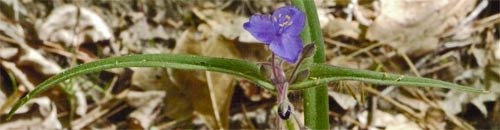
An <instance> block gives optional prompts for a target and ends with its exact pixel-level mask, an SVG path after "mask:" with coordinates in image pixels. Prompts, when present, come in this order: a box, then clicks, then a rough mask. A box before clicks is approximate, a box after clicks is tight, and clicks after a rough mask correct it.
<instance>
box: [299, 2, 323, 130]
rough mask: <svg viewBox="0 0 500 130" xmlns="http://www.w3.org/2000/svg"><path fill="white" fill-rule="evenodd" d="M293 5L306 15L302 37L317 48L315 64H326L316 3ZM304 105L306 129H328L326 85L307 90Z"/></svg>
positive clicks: (314, 58)
mask: <svg viewBox="0 0 500 130" xmlns="http://www.w3.org/2000/svg"><path fill="white" fill-rule="evenodd" d="M292 4H293V5H295V6H297V7H298V8H299V9H301V10H302V11H304V12H305V13H306V17H307V21H306V25H307V26H305V28H304V31H303V32H302V34H301V36H302V40H303V41H304V42H305V43H310V42H311V41H312V42H313V43H314V44H315V46H316V52H315V54H314V57H313V62H315V63H324V62H325V52H324V45H323V35H322V34H321V28H320V27H319V19H318V13H317V11H316V6H315V5H314V1H313V0H292ZM304 104H305V106H304V111H305V113H304V115H305V118H304V119H305V124H306V127H307V128H310V129H328V128H329V121H328V120H329V119H328V89H327V87H326V85H320V86H318V87H315V88H310V89H306V90H305V92H304Z"/></svg>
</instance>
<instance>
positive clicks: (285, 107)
mask: <svg viewBox="0 0 500 130" xmlns="http://www.w3.org/2000/svg"><path fill="white" fill-rule="evenodd" d="M290 114H292V108H290V104H288V103H286V102H283V103H280V104H279V106H278V115H279V116H280V118H281V119H283V120H287V119H288V118H290Z"/></svg>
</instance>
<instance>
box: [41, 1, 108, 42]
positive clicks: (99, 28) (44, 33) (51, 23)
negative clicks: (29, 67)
mask: <svg viewBox="0 0 500 130" xmlns="http://www.w3.org/2000/svg"><path fill="white" fill-rule="evenodd" d="M36 28H37V31H38V35H39V36H38V37H39V38H40V39H42V40H44V41H51V42H62V43H64V44H65V45H66V46H70V45H72V46H78V45H80V44H81V43H83V42H84V41H86V40H91V41H92V42H96V41H100V40H109V39H111V38H113V33H112V31H111V29H110V28H109V27H108V25H107V24H106V22H104V20H103V19H102V18H101V17H100V16H99V15H97V14H96V13H95V12H93V11H92V10H90V9H87V8H84V7H77V6H75V5H64V6H60V7H58V8H56V9H54V10H53V11H52V12H51V14H50V15H49V17H48V18H47V19H46V20H45V21H44V22H43V23H42V24H41V25H40V24H39V25H37V27H36ZM85 38H90V39H85Z"/></svg>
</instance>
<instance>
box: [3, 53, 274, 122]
mask: <svg viewBox="0 0 500 130" xmlns="http://www.w3.org/2000/svg"><path fill="white" fill-rule="evenodd" d="M125 67H164V68H175V69H188V70H206V71H214V72H223V73H227V74H232V75H236V76H239V77H243V78H246V79H248V80H250V81H253V82H254V83H256V84H257V85H260V86H262V87H264V88H267V89H270V90H274V87H273V85H272V84H271V83H269V82H268V81H266V80H265V79H264V78H263V77H262V76H261V75H260V73H259V72H260V71H259V68H258V66H257V65H255V64H253V63H251V62H247V61H243V60H237V59H226V58H213V57H205V56H195V55H178V54H176V55H174V54H143V55H129V56H119V57H111V58H107V59H101V60H98V61H94V62H90V63H86V64H81V65H78V66H76V67H73V68H71V69H68V70H66V71H64V72H62V73H60V74H57V75H55V76H53V77H51V78H49V79H47V80H45V81H44V82H42V83H40V84H39V85H38V86H37V87H36V88H35V89H34V90H33V91H31V92H29V93H28V94H27V95H26V96H24V97H23V98H21V99H20V100H19V101H17V102H16V104H15V105H14V107H13V108H12V109H11V110H10V111H9V114H8V118H10V117H11V116H12V115H13V114H14V112H15V111H16V110H17V109H19V107H21V106H22V105H23V104H25V103H26V102H28V101H29V100H30V99H31V98H32V97H35V96H37V95H39V94H40V93H42V92H44V91H45V90H47V89H49V88H52V87H53V86H54V85H56V84H57V83H59V82H62V81H64V80H66V79H69V78H72V77H74V76H78V75H83V74H88V73H92V72H98V71H102V70H106V69H111V68H125Z"/></svg>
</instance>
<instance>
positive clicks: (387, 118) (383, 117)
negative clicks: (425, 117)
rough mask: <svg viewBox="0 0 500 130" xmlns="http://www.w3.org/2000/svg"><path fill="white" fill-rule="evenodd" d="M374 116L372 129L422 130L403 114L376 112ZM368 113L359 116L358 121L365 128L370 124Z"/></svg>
mask: <svg viewBox="0 0 500 130" xmlns="http://www.w3.org/2000/svg"><path fill="white" fill-rule="evenodd" d="M372 114H373V119H374V120H373V122H372V123H371V124H372V126H370V128H376V127H385V129H386V130H402V129H404V130H421V129H422V128H420V127H419V126H418V125H417V124H416V123H415V122H413V121H410V120H408V118H406V116H404V115H403V114H395V115H393V114H390V113H387V112H384V111H380V110H375V111H374V113H372ZM367 117H368V111H364V112H362V113H361V114H360V115H359V116H358V120H359V122H360V123H361V124H363V125H364V126H366V125H367V123H368V120H367V119H368V118H367Z"/></svg>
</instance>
